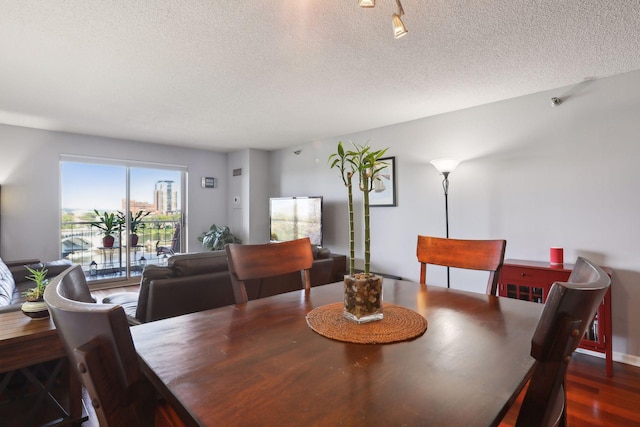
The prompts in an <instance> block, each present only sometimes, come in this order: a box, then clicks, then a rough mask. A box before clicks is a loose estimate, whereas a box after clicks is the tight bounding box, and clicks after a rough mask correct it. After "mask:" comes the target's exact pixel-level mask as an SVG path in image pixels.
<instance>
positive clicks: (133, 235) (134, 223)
mask: <svg viewBox="0 0 640 427" xmlns="http://www.w3.org/2000/svg"><path fill="white" fill-rule="evenodd" d="M149 214H151V212H145V211H144V210H143V209H140V210H139V211H138V212H137V213H136V214H135V215H134V214H133V212H131V211H129V245H131V247H134V246H137V245H138V234H137V233H138V229H140V230H143V229H144V228H145V227H146V226H147V225H146V224H145V223H144V222H142V220H143V219H144V218H145V217H147V216H149ZM118 218H119V220H120V223H121V224H123V225H124V224H126V223H127V219H126V218H125V216H124V212H120V211H118Z"/></svg>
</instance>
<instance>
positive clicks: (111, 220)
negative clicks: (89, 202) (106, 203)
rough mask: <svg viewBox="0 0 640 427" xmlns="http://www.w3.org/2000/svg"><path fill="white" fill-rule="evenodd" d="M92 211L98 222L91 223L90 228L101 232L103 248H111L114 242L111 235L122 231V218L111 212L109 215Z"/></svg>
mask: <svg viewBox="0 0 640 427" xmlns="http://www.w3.org/2000/svg"><path fill="white" fill-rule="evenodd" d="M93 211H94V212H95V213H96V216H97V217H98V219H99V220H100V221H99V222H92V223H91V226H93V227H96V228H98V229H100V230H102V234H103V237H102V246H104V247H105V248H112V247H113V243H114V241H115V237H113V234H114V233H117V232H120V231H121V230H122V225H123V224H124V223H123V221H122V217H120V215H117V214H115V213H113V212H111V213H109V212H106V211H105V212H103V213H100V212H98V210H97V209H94V210H93Z"/></svg>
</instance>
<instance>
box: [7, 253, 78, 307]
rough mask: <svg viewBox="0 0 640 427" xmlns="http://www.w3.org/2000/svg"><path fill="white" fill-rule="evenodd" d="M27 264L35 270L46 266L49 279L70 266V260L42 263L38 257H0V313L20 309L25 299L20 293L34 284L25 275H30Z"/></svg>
mask: <svg viewBox="0 0 640 427" xmlns="http://www.w3.org/2000/svg"><path fill="white" fill-rule="evenodd" d="M27 266H29V267H30V268H33V269H36V270H39V269H41V268H43V267H44V268H46V269H47V278H49V279H51V278H53V277H55V276H57V275H58V274H60V273H62V272H63V271H64V270H66V269H67V268H68V267H69V266H71V262H70V261H68V260H60V261H51V262H44V263H43V262H41V261H40V260H39V259H25V260H19V261H3V260H2V259H0V313H4V312H8V311H16V310H20V307H22V303H23V302H25V301H26V299H25V298H24V297H23V296H22V293H23V292H25V291H26V290H27V289H29V288H33V287H34V286H35V284H34V283H33V281H31V280H29V279H27V276H30V275H31V273H29V270H27Z"/></svg>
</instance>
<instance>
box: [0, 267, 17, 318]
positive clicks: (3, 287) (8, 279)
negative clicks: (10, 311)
mask: <svg viewBox="0 0 640 427" xmlns="http://www.w3.org/2000/svg"><path fill="white" fill-rule="evenodd" d="M15 288H16V283H15V280H14V279H13V274H11V271H10V270H9V267H7V265H6V264H5V263H4V262H3V261H2V258H0V307H3V306H7V305H9V304H10V303H11V297H12V296H13V291H14V290H15Z"/></svg>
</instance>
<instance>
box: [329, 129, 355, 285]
mask: <svg viewBox="0 0 640 427" xmlns="http://www.w3.org/2000/svg"><path fill="white" fill-rule="evenodd" d="M329 161H330V162H331V169H333V168H338V170H339V171H340V178H341V179H342V182H343V183H344V185H345V187H347V192H348V195H349V198H348V209H349V275H350V276H354V275H355V271H356V267H355V262H356V251H355V228H354V220H353V182H352V179H353V175H354V173H355V172H356V167H355V163H354V161H353V152H351V151H347V152H345V151H344V147H343V145H342V141H340V142H338V149H337V152H336V153H333V154H332V155H330V156H329Z"/></svg>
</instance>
